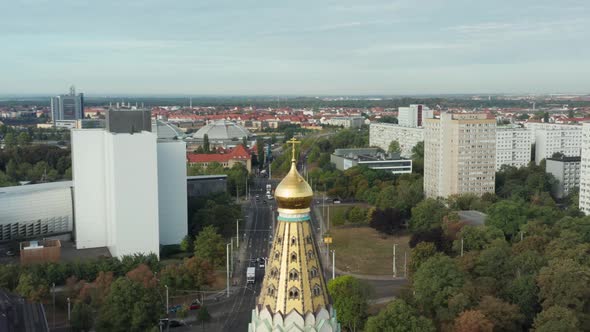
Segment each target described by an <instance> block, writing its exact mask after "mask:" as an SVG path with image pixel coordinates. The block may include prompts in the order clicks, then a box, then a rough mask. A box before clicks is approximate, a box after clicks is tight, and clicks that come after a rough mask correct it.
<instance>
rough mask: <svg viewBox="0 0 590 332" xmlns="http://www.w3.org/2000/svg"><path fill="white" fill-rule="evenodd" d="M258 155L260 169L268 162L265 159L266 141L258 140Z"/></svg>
mask: <svg viewBox="0 0 590 332" xmlns="http://www.w3.org/2000/svg"><path fill="white" fill-rule="evenodd" d="M256 153H257V154H258V164H259V166H260V167H259V168H262V165H264V164H265V162H266V160H265V158H264V141H263V140H262V139H260V138H258V139H256Z"/></svg>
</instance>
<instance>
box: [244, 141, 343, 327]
mask: <svg viewBox="0 0 590 332" xmlns="http://www.w3.org/2000/svg"><path fill="white" fill-rule="evenodd" d="M289 143H291V144H293V158H292V160H291V170H290V171H289V173H288V174H287V175H286V176H285V178H284V179H283V180H282V181H281V183H280V184H279V185H278V186H277V189H276V190H275V198H276V200H277V203H278V206H279V208H278V212H279V216H278V224H277V227H276V231H275V235H274V238H273V239H274V241H273V244H272V247H271V250H270V252H269V257H268V263H267V265H266V272H265V275H264V281H263V282H262V289H261V292H260V295H259V297H258V299H257V301H256V303H257V306H256V308H255V309H254V311H253V314H252V322H251V323H250V327H249V330H250V331H291V330H293V331H303V330H305V331H307V330H308V329H309V330H310V331H311V329H310V328H313V329H315V330H317V331H319V330H320V329H321V331H340V326H339V324H338V322H337V320H336V314H335V312H334V310H333V309H332V307H331V305H330V300H329V297H328V292H327V287H326V283H325V280H324V277H323V274H322V270H321V266H320V261H319V257H318V253H317V250H316V246H315V240H314V235H313V233H312V230H313V229H312V227H311V225H310V215H309V211H310V209H309V207H310V203H311V200H312V198H313V191H312V189H311V187H310V186H309V184H307V182H305V180H304V179H303V177H302V176H301V175H300V174H299V172H298V171H297V167H296V161H295V144H297V143H299V142H297V141H295V140H294V139H292V140H291V141H289Z"/></svg>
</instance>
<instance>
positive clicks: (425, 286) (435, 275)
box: [412, 254, 463, 314]
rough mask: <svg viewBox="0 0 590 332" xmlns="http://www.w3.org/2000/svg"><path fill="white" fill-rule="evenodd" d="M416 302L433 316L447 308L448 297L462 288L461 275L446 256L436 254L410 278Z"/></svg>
mask: <svg viewBox="0 0 590 332" xmlns="http://www.w3.org/2000/svg"><path fill="white" fill-rule="evenodd" d="M412 278H413V283H414V292H415V295H414V297H415V299H416V302H417V303H418V304H419V305H420V306H421V308H422V310H423V311H424V312H427V313H431V314H433V313H434V312H435V311H436V310H438V309H440V308H446V307H447V301H448V299H449V297H450V296H451V295H452V294H454V293H456V292H457V291H458V290H459V289H460V288H461V287H462V286H463V274H462V273H461V271H460V270H459V268H458V267H457V265H456V264H455V262H454V261H453V260H452V259H451V258H450V257H448V256H446V255H443V254H437V255H435V256H433V257H430V258H429V259H428V260H427V261H426V262H424V263H422V265H421V266H420V268H418V270H417V271H416V273H414V275H413V276H412Z"/></svg>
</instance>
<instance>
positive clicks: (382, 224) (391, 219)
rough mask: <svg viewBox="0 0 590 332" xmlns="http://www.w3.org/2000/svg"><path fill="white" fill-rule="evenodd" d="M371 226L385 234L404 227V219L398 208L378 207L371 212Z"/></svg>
mask: <svg viewBox="0 0 590 332" xmlns="http://www.w3.org/2000/svg"><path fill="white" fill-rule="evenodd" d="M369 226H371V227H372V228H374V229H376V230H377V231H379V232H381V233H385V234H393V232H394V231H395V230H399V229H403V228H404V220H403V218H402V216H401V213H400V212H399V211H398V210H397V209H392V208H388V209H385V210H382V209H376V210H374V211H373V212H372V214H371V219H370V221H369Z"/></svg>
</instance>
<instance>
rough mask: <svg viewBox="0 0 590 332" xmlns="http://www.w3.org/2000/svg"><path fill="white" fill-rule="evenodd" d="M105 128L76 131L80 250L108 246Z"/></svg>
mask: <svg viewBox="0 0 590 332" xmlns="http://www.w3.org/2000/svg"><path fill="white" fill-rule="evenodd" d="M104 133H105V131H104V130H103V129H85V130H72V131H71V136H72V178H73V182H74V206H75V207H76V209H75V214H76V228H75V238H76V247H77V248H78V249H84V248H96V247H104V246H106V245H107V226H106V209H105V205H106V179H105V161H104V158H105V155H104V154H105V152H104V151H105V145H104Z"/></svg>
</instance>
